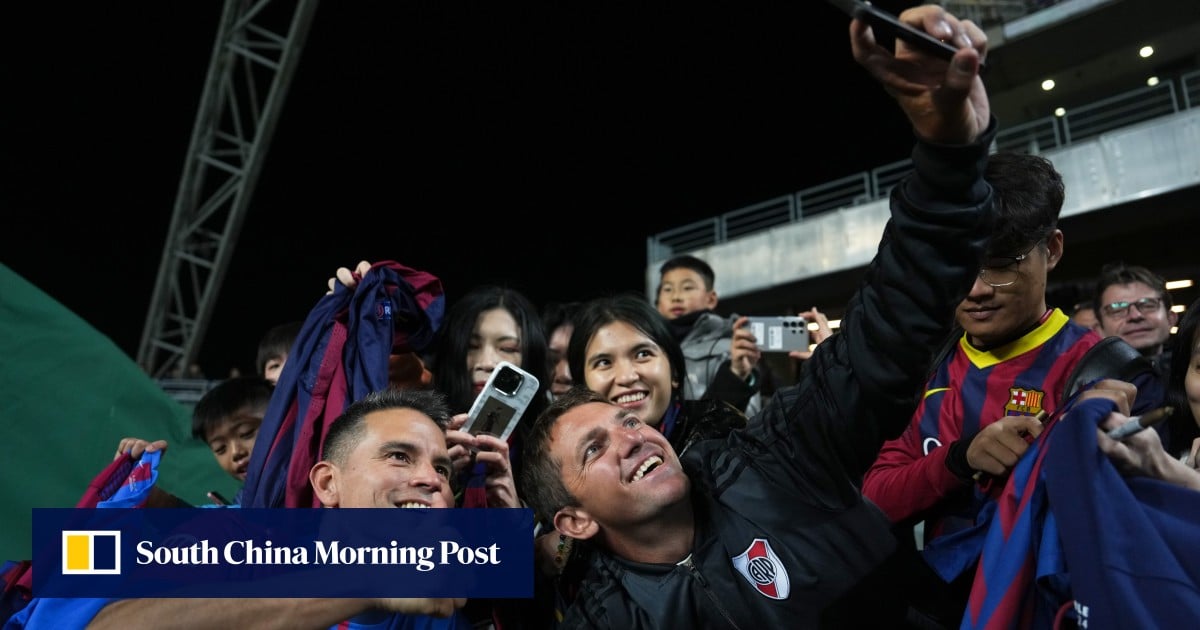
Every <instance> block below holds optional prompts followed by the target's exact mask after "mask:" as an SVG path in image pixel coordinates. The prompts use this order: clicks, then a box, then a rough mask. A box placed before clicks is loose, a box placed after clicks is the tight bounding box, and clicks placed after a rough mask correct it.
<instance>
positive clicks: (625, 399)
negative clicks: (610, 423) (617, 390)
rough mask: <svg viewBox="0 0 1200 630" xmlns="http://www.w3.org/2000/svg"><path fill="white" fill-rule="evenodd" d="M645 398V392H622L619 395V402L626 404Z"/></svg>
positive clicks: (619, 403)
mask: <svg viewBox="0 0 1200 630" xmlns="http://www.w3.org/2000/svg"><path fill="white" fill-rule="evenodd" d="M645 398H646V393H645V392H641V393H636V394H622V395H620V396H617V404H618V405H624V404H627V403H631V402H637V401H639V400H643V399H645Z"/></svg>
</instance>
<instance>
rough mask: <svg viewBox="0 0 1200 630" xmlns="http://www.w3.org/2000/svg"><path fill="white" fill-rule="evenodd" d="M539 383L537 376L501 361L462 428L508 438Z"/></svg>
mask: <svg viewBox="0 0 1200 630" xmlns="http://www.w3.org/2000/svg"><path fill="white" fill-rule="evenodd" d="M538 385H539V382H538V379H537V377H536V376H534V375H532V374H530V373H529V372H526V371H525V370H522V369H521V368H519V367H517V366H515V365H513V364H512V363H509V362H508V361H501V362H500V363H499V364H497V365H496V369H494V370H492V375H491V376H490V377H488V380H487V383H486V384H485V385H484V386H483V391H481V392H479V396H477V397H476V398H475V402H474V403H473V404H472V405H471V410H470V411H468V412H467V416H468V417H469V419H468V420H467V424H466V426H465V427H463V430H464V431H466V432H468V433H471V434H473V435H478V434H480V433H486V434H488V435H494V436H496V437H498V438H500V439H501V440H507V439H508V436H509V435H511V434H512V432H513V429H515V428H516V426H517V422H518V421H520V420H521V416H522V415H523V414H524V413H525V410H526V409H527V408H528V407H529V403H530V402H532V401H533V397H534V396H535V395H536V394H537V391H538Z"/></svg>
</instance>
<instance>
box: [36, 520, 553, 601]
mask: <svg viewBox="0 0 1200 630" xmlns="http://www.w3.org/2000/svg"><path fill="white" fill-rule="evenodd" d="M33 532H34V534H33V566H35V567H37V571H35V572H34V580H33V592H34V594H35V595H37V596H39V597H120V598H129V597H468V598H528V597H532V596H533V512H532V510H528V509H494V508H488V509H409V510H400V509H373V508H372V509H349V508H344V509H296V508H292V509H287V508H276V509H249V508H243V509H201V508H192V509H184V508H180V509H91V510H85V509H67V508H35V509H34V510H33Z"/></svg>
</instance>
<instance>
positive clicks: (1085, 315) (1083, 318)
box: [1071, 300, 1100, 330]
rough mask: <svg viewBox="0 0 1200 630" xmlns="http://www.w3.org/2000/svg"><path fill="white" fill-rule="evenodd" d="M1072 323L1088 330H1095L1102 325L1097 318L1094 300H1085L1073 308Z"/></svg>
mask: <svg viewBox="0 0 1200 630" xmlns="http://www.w3.org/2000/svg"><path fill="white" fill-rule="evenodd" d="M1071 321H1073V322H1075V323H1076V324H1079V325H1080V326H1083V327H1084V328H1087V329H1089V330H1095V329H1096V327H1097V326H1099V325H1100V321H1099V320H1098V319H1097V318H1096V306H1095V303H1094V301H1093V300H1084V301H1082V302H1077V303H1076V304H1075V305H1074V306H1072V307H1071Z"/></svg>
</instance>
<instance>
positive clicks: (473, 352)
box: [467, 308, 521, 395]
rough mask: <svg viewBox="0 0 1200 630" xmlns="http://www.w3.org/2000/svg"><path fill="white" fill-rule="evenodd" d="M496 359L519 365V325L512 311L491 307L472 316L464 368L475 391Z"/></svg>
mask: <svg viewBox="0 0 1200 630" xmlns="http://www.w3.org/2000/svg"><path fill="white" fill-rule="evenodd" d="M500 361H508V362H509V363H512V364H513V365H521V329H520V328H519V327H518V326H517V320H516V319H514V318H513V316H512V313H509V312H508V311H507V310H505V309H503V308H493V309H489V310H486V311H484V312H482V313H480V314H479V318H478V319H476V320H475V328H474V329H473V330H472V331H471V343H470V345H469V346H468V348H467V371H468V372H469V373H470V374H471V382H472V384H473V385H474V387H475V394H476V395H478V394H479V392H481V391H483V386H484V385H486V384H487V380H488V377H489V376H491V375H492V371H493V370H495V369H496V364H498V363H499V362H500Z"/></svg>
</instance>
